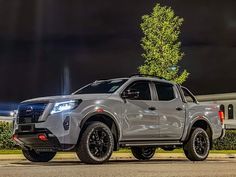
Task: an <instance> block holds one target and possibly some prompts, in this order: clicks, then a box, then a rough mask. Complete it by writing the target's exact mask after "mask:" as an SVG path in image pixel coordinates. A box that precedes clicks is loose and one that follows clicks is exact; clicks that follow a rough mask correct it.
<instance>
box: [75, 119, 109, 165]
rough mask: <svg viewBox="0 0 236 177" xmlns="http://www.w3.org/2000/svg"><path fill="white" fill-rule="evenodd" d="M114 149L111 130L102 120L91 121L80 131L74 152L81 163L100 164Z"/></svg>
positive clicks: (107, 158) (106, 159)
mask: <svg viewBox="0 0 236 177" xmlns="http://www.w3.org/2000/svg"><path fill="white" fill-rule="evenodd" d="M113 149H114V138H113V134H112V132H111V130H110V129H109V127H108V126H107V125H105V124H104V123H102V122H91V123H90V124H89V125H88V126H87V128H86V129H85V131H84V132H83V133H82V137H81V139H80V142H79V145H78V148H77V150H76V154H77V156H78V157H79V159H80V160H81V162H83V163H88V164H101V163H104V162H106V161H108V160H109V158H110V157H111V155H112V152H113Z"/></svg>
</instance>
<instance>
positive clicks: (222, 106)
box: [220, 104, 225, 115]
mask: <svg viewBox="0 0 236 177" xmlns="http://www.w3.org/2000/svg"><path fill="white" fill-rule="evenodd" d="M220 111H222V112H223V113H224V115H225V106H224V105H223V104H222V105H220Z"/></svg>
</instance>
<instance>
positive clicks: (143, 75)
mask: <svg viewBox="0 0 236 177" xmlns="http://www.w3.org/2000/svg"><path fill="white" fill-rule="evenodd" d="M129 77H154V78H158V79H164V80H166V79H165V78H164V77H160V76H154V75H149V74H139V73H136V74H132V75H130V76H129Z"/></svg>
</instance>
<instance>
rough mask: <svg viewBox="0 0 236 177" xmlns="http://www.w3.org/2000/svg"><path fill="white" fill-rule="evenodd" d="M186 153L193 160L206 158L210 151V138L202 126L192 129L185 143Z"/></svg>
mask: <svg viewBox="0 0 236 177" xmlns="http://www.w3.org/2000/svg"><path fill="white" fill-rule="evenodd" d="M183 149H184V153H185V155H186V157H187V158H188V159H189V160H191V161H203V160H205V159H206V158H207V157H208V155H209V151H210V139H209V136H208V134H207V133H206V131H205V130H203V129H202V128H196V129H194V130H193V131H192V133H191V135H190V138H189V140H188V141H187V142H186V143H184V147H183Z"/></svg>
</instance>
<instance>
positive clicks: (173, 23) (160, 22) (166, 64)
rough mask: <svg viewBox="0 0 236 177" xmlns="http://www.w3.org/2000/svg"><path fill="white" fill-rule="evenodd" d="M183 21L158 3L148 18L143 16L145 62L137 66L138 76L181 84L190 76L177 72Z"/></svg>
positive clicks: (180, 55)
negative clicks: (153, 77) (152, 77)
mask: <svg viewBox="0 0 236 177" xmlns="http://www.w3.org/2000/svg"><path fill="white" fill-rule="evenodd" d="M182 23H183V18H180V17H178V16H176V15H175V13H174V11H173V10H172V9H171V8H170V7H166V6H164V7H162V6H160V4H157V5H156V6H155V7H154V9H153V12H152V13H151V14H150V15H144V16H142V23H141V29H142V31H143V33H144V37H143V38H142V39H141V46H142V48H143V49H144V53H143V54H142V56H143V57H144V59H145V61H144V64H143V65H142V66H140V67H139V68H138V69H139V72H140V73H141V74H148V75H155V76H160V77H163V78H165V79H167V80H171V81H174V82H176V83H179V84H181V83H183V82H184V81H185V80H186V79H187V77H188V75H189V73H188V72H187V71H186V70H184V71H182V72H181V73H180V71H179V66H178V62H179V61H180V60H181V59H182V58H183V56H184V53H183V52H181V50H180V47H181V43H180V42H179V41H178V38H179V34H180V27H181V25H182Z"/></svg>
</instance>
